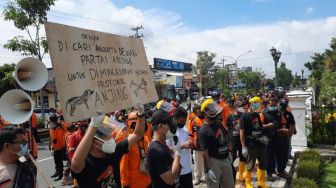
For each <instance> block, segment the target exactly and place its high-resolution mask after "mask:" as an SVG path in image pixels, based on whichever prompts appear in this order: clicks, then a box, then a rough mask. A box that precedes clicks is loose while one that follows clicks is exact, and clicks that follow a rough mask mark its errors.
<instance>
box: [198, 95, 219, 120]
mask: <svg viewBox="0 0 336 188" xmlns="http://www.w3.org/2000/svg"><path fill="white" fill-rule="evenodd" d="M222 110H223V109H222V107H221V106H219V105H218V104H217V102H216V101H214V100H213V99H206V100H205V101H204V102H203V103H202V105H201V112H204V113H205V114H206V115H208V116H210V117H215V116H217V115H218V114H219V113H221V112H222Z"/></svg>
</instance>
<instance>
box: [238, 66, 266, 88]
mask: <svg viewBox="0 0 336 188" xmlns="http://www.w3.org/2000/svg"><path fill="white" fill-rule="evenodd" d="M238 78H239V79H240V80H242V82H243V83H244V84H245V87H246V88H247V89H250V90H253V91H254V92H257V91H259V90H260V89H262V88H261V86H262V84H261V82H262V80H264V78H265V75H264V74H262V73H260V72H247V71H239V72H238Z"/></svg>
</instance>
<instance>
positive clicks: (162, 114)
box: [152, 110, 170, 126]
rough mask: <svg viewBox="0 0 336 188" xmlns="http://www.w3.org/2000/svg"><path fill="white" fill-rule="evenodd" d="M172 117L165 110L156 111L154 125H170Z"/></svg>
mask: <svg viewBox="0 0 336 188" xmlns="http://www.w3.org/2000/svg"><path fill="white" fill-rule="evenodd" d="M169 119H170V115H169V113H168V112H166V111H164V110H156V111H155V112H154V113H153V115H152V124H153V126H156V125H158V124H160V123H168V122H169Z"/></svg>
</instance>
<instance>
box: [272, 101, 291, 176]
mask: <svg viewBox="0 0 336 188" xmlns="http://www.w3.org/2000/svg"><path fill="white" fill-rule="evenodd" d="M287 107H288V104H287V101H286V100H285V99H280V102H279V111H280V112H281V117H282V119H281V123H282V125H283V127H282V131H278V133H279V134H278V137H277V145H279V146H280V148H279V153H278V155H277V156H278V158H277V161H278V163H279V167H278V175H279V176H280V177H282V176H285V177H286V176H288V175H287V174H286V172H285V168H286V164H287V161H288V158H289V156H290V155H291V154H290V152H291V151H290V148H291V138H292V135H295V134H296V128H295V119H294V116H293V114H292V113H291V112H290V111H287Z"/></svg>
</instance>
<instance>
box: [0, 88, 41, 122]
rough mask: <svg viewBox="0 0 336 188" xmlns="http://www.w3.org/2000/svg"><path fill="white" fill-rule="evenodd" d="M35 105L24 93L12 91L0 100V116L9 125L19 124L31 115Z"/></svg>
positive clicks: (16, 90)
mask: <svg viewBox="0 0 336 188" xmlns="http://www.w3.org/2000/svg"><path fill="white" fill-rule="evenodd" d="M34 106H35V103H34V101H33V100H32V98H31V97H30V96H29V95H28V94H27V93H26V92H24V91H22V90H19V89H12V90H9V91H7V92H6V93H5V94H3V95H2V96H1V98H0V115H1V116H2V117H3V118H4V119H5V120H6V121H8V122H9V123H10V124H21V123H24V122H26V121H27V120H29V118H30V117H31V115H32V114H33V110H34Z"/></svg>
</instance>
